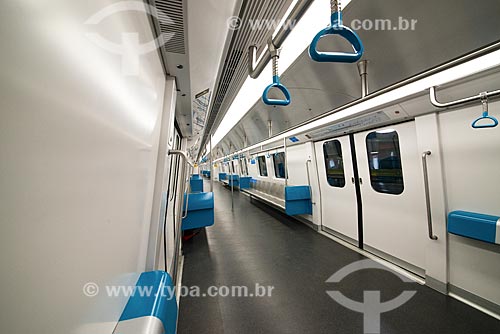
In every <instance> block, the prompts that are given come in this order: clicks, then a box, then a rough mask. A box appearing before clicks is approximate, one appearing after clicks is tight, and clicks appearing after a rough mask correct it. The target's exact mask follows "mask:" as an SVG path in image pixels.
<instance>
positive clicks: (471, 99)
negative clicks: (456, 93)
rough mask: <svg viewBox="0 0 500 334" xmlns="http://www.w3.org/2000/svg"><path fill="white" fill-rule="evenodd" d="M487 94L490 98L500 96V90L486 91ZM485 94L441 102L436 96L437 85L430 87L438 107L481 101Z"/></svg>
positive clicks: (430, 94)
mask: <svg viewBox="0 0 500 334" xmlns="http://www.w3.org/2000/svg"><path fill="white" fill-rule="evenodd" d="M485 94H486V97H488V98H490V97H495V96H499V95H500V90H495V91H492V92H486V93H485ZM485 94H477V95H474V96H470V97H466V98H464V99H459V100H455V101H450V102H439V101H438V100H437V96H436V87H431V88H430V89H429V96H430V99H431V103H432V105H433V106H434V107H437V108H450V107H455V106H458V105H461V104H465V103H470V102H474V101H481V99H482V98H484V96H485Z"/></svg>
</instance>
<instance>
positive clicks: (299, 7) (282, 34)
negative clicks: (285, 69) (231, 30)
mask: <svg viewBox="0 0 500 334" xmlns="http://www.w3.org/2000/svg"><path fill="white" fill-rule="evenodd" d="M312 2H313V0H299V1H298V2H297V4H296V5H295V7H293V9H292V11H291V12H290V15H289V16H288V18H287V19H286V20H287V21H289V22H297V21H299V20H300V19H301V18H302V16H303V15H304V14H305V12H306V11H307V9H308V8H309V6H310V5H311V4H312ZM292 29H293V24H286V21H285V24H284V25H283V26H282V27H281V28H280V30H279V31H278V33H277V34H276V37H275V38H274V39H272V44H273V45H274V46H275V47H276V48H277V49H279V48H281V46H282V45H283V42H284V41H285V40H286V38H287V37H288V35H289V34H290V32H291V31H292ZM256 58H257V46H256V45H251V46H250V47H249V48H248V74H249V75H250V77H251V78H252V79H257V78H258V77H259V75H260V74H261V73H262V71H263V70H264V68H265V67H266V66H267V64H268V63H269V61H271V52H270V50H269V49H267V50H266V51H265V53H264V54H263V55H262V58H261V59H260V61H259V63H258V64H256V63H255V60H256Z"/></svg>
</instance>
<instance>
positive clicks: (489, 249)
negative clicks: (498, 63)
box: [439, 87, 500, 304]
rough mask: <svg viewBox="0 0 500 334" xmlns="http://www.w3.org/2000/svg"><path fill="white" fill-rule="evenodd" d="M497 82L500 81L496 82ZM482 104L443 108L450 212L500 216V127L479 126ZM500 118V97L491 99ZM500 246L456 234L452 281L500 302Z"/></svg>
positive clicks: (451, 259) (451, 255) (441, 117)
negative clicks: (475, 120) (451, 108)
mask: <svg viewBox="0 0 500 334" xmlns="http://www.w3.org/2000/svg"><path fill="white" fill-rule="evenodd" d="M495 88H497V87H495ZM481 113H482V109H481V106H480V105H472V106H470V107H466V108H463V109H461V110H458V111H451V112H446V113H440V114H439V130H440V134H441V143H442V152H443V161H444V162H443V164H444V175H445V185H446V197H447V204H448V212H451V211H454V210H464V211H472V212H478V213H484V214H490V215H496V216H500V206H499V200H498V194H499V190H498V189H499V188H500V173H499V171H500V128H498V127H497V128H494V129H482V130H475V129H473V128H472V127H471V123H472V121H473V120H474V119H476V118H477V117H479V116H481ZM490 114H492V115H493V116H495V117H497V118H500V103H499V102H495V103H491V104H490ZM499 263H500V246H498V245H489V244H486V243H483V242H479V241H474V240H470V239H465V238H461V237H455V236H451V237H450V238H449V274H450V283H451V284H452V285H454V286H457V287H459V288H461V289H463V290H466V291H468V292H470V293H473V294H476V295H478V296H480V297H482V298H484V299H486V300H489V301H491V302H494V303H496V304H500V266H499Z"/></svg>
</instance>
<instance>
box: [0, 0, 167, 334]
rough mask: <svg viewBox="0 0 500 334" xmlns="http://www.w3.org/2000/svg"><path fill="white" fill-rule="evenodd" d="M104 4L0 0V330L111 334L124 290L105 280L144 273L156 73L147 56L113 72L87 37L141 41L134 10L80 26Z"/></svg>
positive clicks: (110, 57)
mask: <svg viewBox="0 0 500 334" xmlns="http://www.w3.org/2000/svg"><path fill="white" fill-rule="evenodd" d="M111 3H113V2H110V1H102V0H89V1H63V0H53V1H48V2H47V1H37V0H5V1H2V2H1V4H0V40H1V41H2V52H1V53H0V101H2V103H1V106H0V156H1V157H2V158H1V168H0V212H1V216H0V217H1V224H0V226H1V227H0V229H1V232H0V244H1V245H2V252H0V263H1V265H2V275H0V286H1V291H2V300H1V302H0V303H1V307H0V308H1V309H2V312H1V314H0V332H2V333H10V334H18V333H19V334H34V333H37V334H53V333H89V334H90V333H111V332H112V331H113V328H114V326H115V324H116V322H117V320H118V318H119V316H120V314H121V312H122V310H123V308H124V305H125V303H126V301H127V298H125V297H120V298H104V295H105V293H106V289H105V285H106V284H126V285H128V284H132V285H133V284H135V281H136V278H137V276H138V274H139V273H140V272H141V271H143V270H144V268H145V261H146V253H147V243H148V233H149V226H150V220H151V207H152V195H153V188H154V177H155V169H156V159H157V153H158V145H159V137H160V124H161V116H162V103H163V96H164V74H163V70H162V66H161V63H160V60H159V58H158V55H157V53H156V51H153V52H151V53H147V54H145V55H142V56H141V57H140V62H139V72H138V73H137V75H124V71H123V67H122V57H121V56H120V55H118V54H113V53H110V52H109V51H107V50H105V49H103V48H102V47H100V46H98V45H96V44H95V43H94V42H92V41H91V40H90V39H89V38H88V33H97V34H99V35H100V36H102V37H103V38H104V39H108V40H109V41H111V42H113V43H116V44H120V43H122V42H123V41H122V39H121V38H122V33H124V32H131V31H135V32H138V34H139V38H140V41H141V42H142V41H151V40H152V39H153V36H152V34H151V30H150V25H149V20H148V17H147V16H146V15H145V14H144V13H143V12H138V11H125V12H121V13H116V14H114V15H111V16H109V17H107V18H106V19H105V20H103V21H102V22H101V23H99V24H97V25H88V24H85V23H86V21H87V20H88V19H89V18H90V17H91V16H92V15H93V14H95V13H97V12H98V11H100V10H101V9H103V8H104V7H106V6H107V5H109V4H111ZM88 282H95V283H97V284H98V285H99V286H100V293H99V295H98V296H97V297H94V298H91V297H86V296H85V295H84V293H83V287H84V285H85V284H86V283H88Z"/></svg>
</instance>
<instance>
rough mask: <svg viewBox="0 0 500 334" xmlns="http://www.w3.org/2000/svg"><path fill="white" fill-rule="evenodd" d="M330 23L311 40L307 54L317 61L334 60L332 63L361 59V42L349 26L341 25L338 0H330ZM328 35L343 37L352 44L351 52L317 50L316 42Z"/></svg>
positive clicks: (362, 48) (352, 61)
mask: <svg viewBox="0 0 500 334" xmlns="http://www.w3.org/2000/svg"><path fill="white" fill-rule="evenodd" d="M330 4H331V9H332V15H331V25H330V26H329V27H327V28H325V29H323V30H321V31H320V32H319V33H318V34H317V35H316V36H315V37H314V39H313V41H312V42H311V45H310V46H309V56H310V57H311V59H312V60H314V61H317V62H334V63H355V62H357V61H358V60H360V59H361V57H362V56H363V52H364V46H363V42H362V41H361V39H360V38H359V36H358V34H356V33H355V32H354V31H353V30H352V29H351V28H349V27H346V26H344V25H343V22H342V10H341V5H340V0H331V2H330ZM328 35H339V36H341V37H343V38H345V39H346V40H347V41H348V42H349V43H350V44H351V46H352V48H353V51H354V52H352V53H349V52H321V51H318V50H317V48H318V43H319V41H320V39H321V38H323V37H325V36H328Z"/></svg>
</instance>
